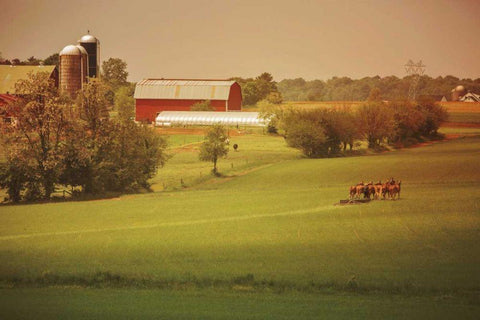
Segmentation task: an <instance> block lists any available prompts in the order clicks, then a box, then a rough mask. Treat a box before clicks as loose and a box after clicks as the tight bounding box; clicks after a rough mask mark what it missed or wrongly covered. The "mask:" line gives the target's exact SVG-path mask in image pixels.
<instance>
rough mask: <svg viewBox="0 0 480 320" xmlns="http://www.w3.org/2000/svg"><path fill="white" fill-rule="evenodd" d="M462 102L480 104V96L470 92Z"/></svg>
mask: <svg viewBox="0 0 480 320" xmlns="http://www.w3.org/2000/svg"><path fill="white" fill-rule="evenodd" d="M460 101H462V102H480V94H475V93H472V92H469V93H467V94H465V95H464V96H462V97H461V98H460Z"/></svg>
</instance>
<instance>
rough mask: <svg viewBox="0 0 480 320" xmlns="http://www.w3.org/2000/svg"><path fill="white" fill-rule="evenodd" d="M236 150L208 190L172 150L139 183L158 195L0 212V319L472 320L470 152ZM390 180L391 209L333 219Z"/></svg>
mask: <svg viewBox="0 0 480 320" xmlns="http://www.w3.org/2000/svg"><path fill="white" fill-rule="evenodd" d="M449 130H450V131H449V133H453V131H452V130H453V129H449ZM462 130H463V129H459V130H457V131H456V132H457V133H459V132H460V133H461V132H463V131H462ZM235 139H236V140H235V141H236V142H234V141H233V139H232V141H231V143H238V144H239V146H240V148H239V150H240V151H239V152H233V151H232V152H231V153H230V154H229V156H228V158H227V159H222V160H221V161H220V171H221V172H223V173H224V176H223V177H221V178H211V177H210V176H209V175H208V171H209V170H210V169H211V165H210V164H209V163H202V162H199V161H198V160H197V155H196V149H195V148H187V149H185V150H183V151H179V150H176V151H175V155H174V157H173V158H172V159H171V160H170V162H169V163H167V165H166V166H165V168H163V169H161V170H160V172H159V175H158V176H157V177H156V178H155V180H154V189H156V190H161V189H163V186H164V185H162V183H166V186H167V188H165V189H166V190H173V191H167V192H165V191H164V192H155V193H150V194H143V195H126V196H122V197H120V198H116V199H109V200H99V201H85V202H65V203H50V204H35V205H20V206H2V207H0V242H1V249H0V257H1V261H2V264H1V265H0V279H1V280H2V283H3V287H4V289H3V290H2V293H1V294H0V295H1V296H2V299H1V301H2V302H1V305H2V307H1V308H0V309H1V310H2V312H3V313H2V314H0V316H2V318H15V317H16V316H15V315H18V316H17V318H25V317H27V318H28V317H30V316H28V314H30V315H37V316H39V315H40V317H43V318H52V317H56V316H55V315H60V317H62V316H61V315H62V312H67V314H69V315H71V317H70V316H69V318H74V315H77V316H78V317H79V318H80V317H81V315H84V316H85V314H86V315H87V316H86V317H89V316H88V315H102V316H101V317H102V318H103V317H105V318H107V316H106V315H107V314H109V315H110V317H112V318H114V317H115V315H116V314H118V312H119V310H123V309H125V308H126V306H125V305H128V304H129V303H128V302H129V301H130V300H135V297H138V296H140V297H143V298H144V299H143V298H142V299H140V300H139V301H137V302H135V303H132V304H131V305H132V307H131V308H132V309H129V310H131V311H130V312H132V313H131V314H132V315H133V316H132V317H137V318H144V317H146V318H148V317H150V318H153V317H154V315H155V314H156V313H155V310H157V311H158V309H156V308H155V306H156V305H155V302H154V301H157V299H158V301H162V303H160V302H158V303H159V307H158V308H161V310H163V311H162V312H163V313H160V314H162V315H163V317H165V318H169V319H170V318H184V319H189V318H208V319H211V318H212V319H231V318H235V316H232V314H231V312H233V313H234V314H235V315H236V318H238V319H244V318H252V319H264V318H272V319H279V318H282V317H283V318H292V317H295V315H299V314H301V315H304V316H302V317H301V318H305V319H308V318H318V317H317V315H319V314H320V315H322V314H323V315H325V316H328V315H330V316H336V317H337V318H349V319H350V318H365V317H367V318H372V317H373V318H390V317H393V318H405V319H411V318H446V319H448V318H452V317H454V316H458V318H472V319H473V318H476V317H478V315H480V302H479V300H480V298H479V291H480V272H479V271H478V270H479V268H478V266H479V264H480V254H479V253H480V250H479V249H478V243H479V240H480V171H479V170H477V167H478V159H480V137H478V136H477V137H464V138H460V139H455V140H450V141H445V142H437V143H434V144H432V145H428V146H425V147H422V148H413V149H403V150H399V151H395V152H389V153H383V154H378V155H371V156H362V157H347V158H336V159H318V160H311V159H301V158H300V157H299V154H298V152H296V151H293V150H292V149H289V148H287V147H285V144H284V142H283V139H281V138H276V137H269V136H260V135H259V136H257V135H248V136H242V137H237V138H235ZM180 141H181V138H180ZM178 145H183V143H181V142H180V143H178ZM177 151H178V152H177ZM253 169H254V170H253ZM392 176H393V177H395V178H397V179H401V180H402V197H401V200H398V201H376V202H373V203H369V204H365V205H355V206H335V205H334V203H337V202H338V201H339V200H340V199H344V198H346V197H347V194H348V187H349V186H350V185H352V184H355V183H357V182H359V181H361V180H364V181H370V180H373V181H376V180H380V179H381V180H385V179H386V178H389V177H392ZM179 177H181V178H182V180H183V181H184V184H185V185H186V188H179V187H178V186H175V183H177V184H178V183H179V182H178V180H179ZM165 181H166V182H165ZM170 183H171V185H170ZM44 286H46V287H47V288H43V287H44ZM38 287H41V288H38ZM92 287H93V288H97V289H91V288H92ZM7 288H10V289H7ZM118 301H124V302H123V303H120V305H119V306H117V307H115V305H116V303H119V302H118ZM181 301H184V302H181ZM212 301H216V302H212ZM102 303H104V304H105V305H106V306H108V307H105V308H103V307H96V305H98V304H102ZM49 304H51V305H61V306H62V307H61V308H53V309H51V308H46V307H45V305H49ZM24 306H28V307H24ZM82 306H83V307H82ZM86 306H89V307H86ZM285 306H288V307H289V308H287V309H288V311H286V308H285ZM122 308H123V309H122ZM21 310H24V311H21ZM232 310H233V311H232ZM252 310H254V313H250V312H252ZM29 312H30V313H29ZM55 312H57V313H55ZM82 312H83V313H82ZM300 312H303V313H300ZM22 315H25V316H22ZM142 315H144V317H143V316H142ZM289 315H291V316H289ZM32 317H34V316H32ZM92 317H95V316H92ZM99 317H100V316H99Z"/></svg>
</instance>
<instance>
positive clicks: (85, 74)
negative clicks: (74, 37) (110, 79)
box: [76, 45, 88, 83]
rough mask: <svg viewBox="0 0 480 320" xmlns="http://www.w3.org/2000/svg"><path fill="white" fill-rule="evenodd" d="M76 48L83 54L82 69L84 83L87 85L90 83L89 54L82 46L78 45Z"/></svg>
mask: <svg viewBox="0 0 480 320" xmlns="http://www.w3.org/2000/svg"><path fill="white" fill-rule="evenodd" d="M76 47H77V48H78V49H79V50H80V52H81V53H82V60H81V69H82V83H86V82H87V81H88V53H87V50H85V48H84V47H82V46H81V45H76Z"/></svg>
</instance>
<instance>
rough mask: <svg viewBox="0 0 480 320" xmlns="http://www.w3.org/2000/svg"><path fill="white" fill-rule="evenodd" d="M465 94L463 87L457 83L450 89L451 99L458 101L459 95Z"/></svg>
mask: <svg viewBox="0 0 480 320" xmlns="http://www.w3.org/2000/svg"><path fill="white" fill-rule="evenodd" d="M464 95H465V87H464V86H462V85H458V86H456V87H455V89H452V101H459V100H460V98H461V97H463V96H464Z"/></svg>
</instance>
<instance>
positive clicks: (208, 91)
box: [134, 79, 242, 122]
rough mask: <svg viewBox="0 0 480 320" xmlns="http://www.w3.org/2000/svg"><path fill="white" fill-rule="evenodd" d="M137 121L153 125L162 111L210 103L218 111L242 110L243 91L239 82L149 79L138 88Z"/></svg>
mask: <svg viewBox="0 0 480 320" xmlns="http://www.w3.org/2000/svg"><path fill="white" fill-rule="evenodd" d="M134 98H135V109H136V111H135V118H136V120H137V121H147V122H152V121H154V120H155V118H156V116H157V115H158V114H159V113H160V112H162V111H189V110H190V108H191V107H192V105H194V104H195V103H199V102H203V101H205V100H210V102H211V105H212V107H213V108H214V109H215V111H223V112H226V111H241V108H242V91H241V89H240V85H239V84H238V83H236V82H235V81H228V80H178V79H145V80H142V81H140V82H139V83H137V85H136V87H135V95H134Z"/></svg>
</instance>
